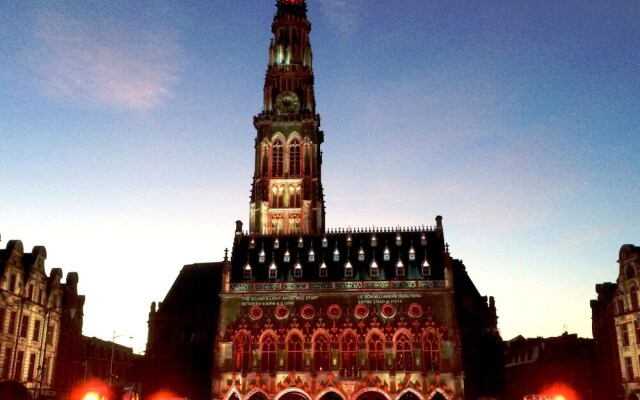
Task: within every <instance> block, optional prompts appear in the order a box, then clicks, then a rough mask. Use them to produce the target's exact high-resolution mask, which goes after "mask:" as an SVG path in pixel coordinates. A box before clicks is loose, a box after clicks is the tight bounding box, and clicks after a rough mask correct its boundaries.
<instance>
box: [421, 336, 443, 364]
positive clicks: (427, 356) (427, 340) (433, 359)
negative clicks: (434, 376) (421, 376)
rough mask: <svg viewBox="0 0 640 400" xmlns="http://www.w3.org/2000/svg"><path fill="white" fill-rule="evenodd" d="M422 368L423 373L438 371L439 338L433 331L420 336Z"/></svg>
mask: <svg viewBox="0 0 640 400" xmlns="http://www.w3.org/2000/svg"><path fill="white" fill-rule="evenodd" d="M422 367H423V368H424V369H425V371H438V370H439V369H440V337H439V336H438V334H437V333H436V331H435V330H433V329H430V330H428V331H427V332H425V333H424V335H423V336H422Z"/></svg>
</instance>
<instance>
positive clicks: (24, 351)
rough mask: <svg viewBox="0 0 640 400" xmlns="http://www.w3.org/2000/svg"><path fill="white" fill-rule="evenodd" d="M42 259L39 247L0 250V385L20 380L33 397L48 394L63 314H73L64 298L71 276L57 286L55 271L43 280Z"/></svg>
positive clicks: (17, 243) (16, 245)
mask: <svg viewBox="0 0 640 400" xmlns="http://www.w3.org/2000/svg"><path fill="white" fill-rule="evenodd" d="M46 258H47V250H46V249H45V248H44V247H43V246H36V247H34V248H33V251H32V252H31V253H25V252H24V246H23V244H22V242H21V241H19V240H11V241H9V242H8V243H7V247H6V249H4V250H0V276H1V281H0V381H4V380H13V381H17V382H20V383H22V384H24V385H25V386H26V387H27V389H29V391H30V392H31V393H32V394H33V395H35V397H37V396H38V395H41V394H51V393H53V389H54V377H55V365H56V360H57V356H58V351H57V349H58V341H59V339H60V334H61V330H60V329H61V323H62V315H63V313H67V312H72V311H71V309H70V308H66V307H65V304H64V303H63V299H64V295H65V292H66V287H67V286H69V287H74V288H75V285H76V284H77V274H75V273H70V274H69V275H68V276H67V283H66V284H65V283H62V282H61V279H62V270H60V269H59V268H53V269H52V270H51V273H50V275H49V276H47V274H46V273H45V269H44V263H45V260H46ZM80 303H81V304H80V306H82V305H83V303H84V298H82V301H80ZM75 311H77V312H78V318H81V315H82V310H81V309H80V310H75ZM75 311H74V312H75Z"/></svg>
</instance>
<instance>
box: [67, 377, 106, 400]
mask: <svg viewBox="0 0 640 400" xmlns="http://www.w3.org/2000/svg"><path fill="white" fill-rule="evenodd" d="M110 398H111V391H110V390H109V386H108V385H107V384H106V383H104V382H102V381H101V380H99V379H94V380H88V381H86V382H85V383H84V384H82V385H79V386H76V387H74V388H73V389H72V390H71V400H110Z"/></svg>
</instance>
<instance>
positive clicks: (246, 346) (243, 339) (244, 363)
mask: <svg viewBox="0 0 640 400" xmlns="http://www.w3.org/2000/svg"><path fill="white" fill-rule="evenodd" d="M250 360H251V338H250V336H249V335H248V334H247V333H245V332H240V333H238V334H237V335H236V337H235V338H234V339H233V370H234V371H239V372H243V373H244V372H247V371H248V370H249V361H250Z"/></svg>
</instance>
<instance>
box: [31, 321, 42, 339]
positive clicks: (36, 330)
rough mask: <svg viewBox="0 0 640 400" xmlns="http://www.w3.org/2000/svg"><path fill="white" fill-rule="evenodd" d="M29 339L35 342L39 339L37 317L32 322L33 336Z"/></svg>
mask: <svg viewBox="0 0 640 400" xmlns="http://www.w3.org/2000/svg"><path fill="white" fill-rule="evenodd" d="M31 340H33V341H34V342H37V341H39V340H40V320H39V319H37V320H36V321H35V322H34V324H33V336H32V337H31Z"/></svg>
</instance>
